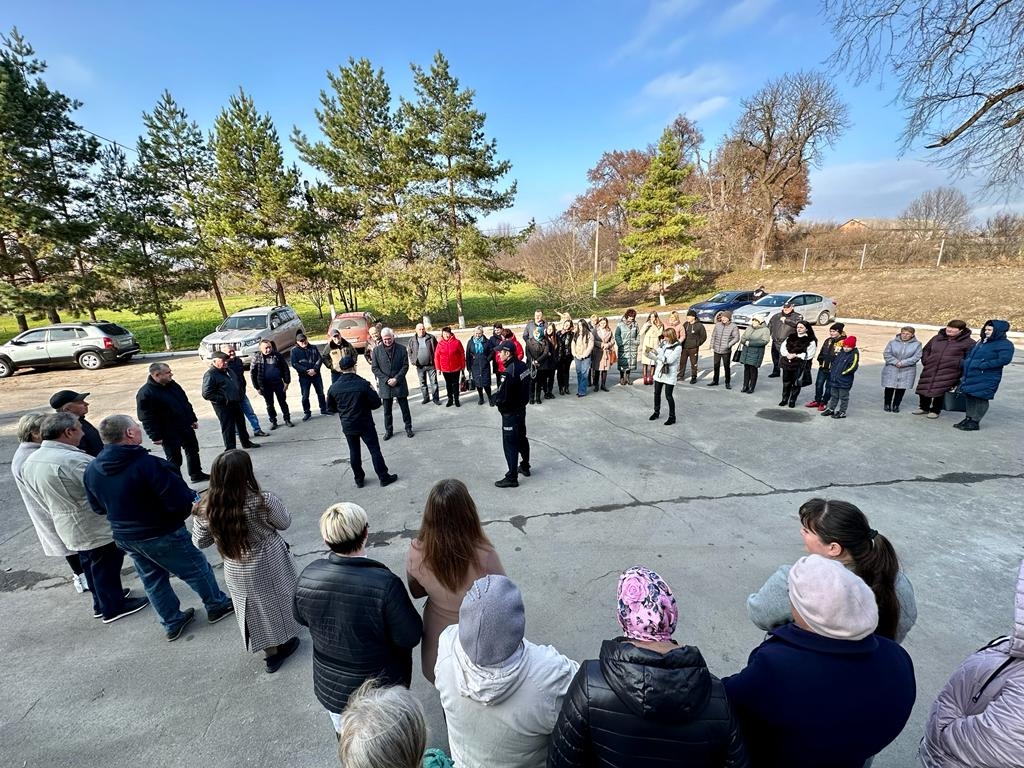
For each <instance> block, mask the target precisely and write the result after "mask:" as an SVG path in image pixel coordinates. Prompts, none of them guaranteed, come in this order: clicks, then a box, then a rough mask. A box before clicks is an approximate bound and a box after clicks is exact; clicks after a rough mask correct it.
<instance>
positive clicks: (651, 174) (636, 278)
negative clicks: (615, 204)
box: [619, 128, 701, 306]
mask: <svg viewBox="0 0 1024 768" xmlns="http://www.w3.org/2000/svg"><path fill="white" fill-rule="evenodd" d="M681 160H682V157H681V150H680V147H679V139H678V138H677V137H676V136H675V134H674V133H673V132H672V131H671V130H670V129H668V128H666V129H665V132H664V133H663V134H662V135H661V141H660V142H658V151H657V154H656V155H655V156H654V157H653V158H652V159H651V165H650V168H649V169H648V171H647V175H646V177H645V178H644V182H643V184H642V185H641V187H640V191H639V193H638V194H637V196H636V197H635V198H634V199H632V200H630V201H629V202H628V203H627V204H626V210H627V211H628V218H629V233H628V234H627V235H626V236H625V237H623V238H622V244H623V246H624V247H625V251H624V252H623V253H621V254H620V255H619V272H620V273H621V274H622V276H623V277H624V278H625V280H626V281H627V282H628V283H629V286H630V287H631V288H645V287H647V286H649V285H651V284H652V283H657V284H658V298H659V302H660V304H661V305H662V306H664V304H665V278H666V276H667V275H669V274H671V272H673V271H674V270H675V269H676V267H678V266H680V265H682V264H685V263H686V262H688V261H691V260H693V259H696V258H697V257H698V256H699V255H700V252H699V251H698V250H697V249H696V248H694V247H693V246H692V245H691V243H692V242H693V235H692V234H691V233H692V230H693V228H694V227H695V226H697V225H699V224H700V222H701V219H700V217H699V216H697V215H696V214H694V213H693V206H694V204H695V203H696V202H697V197H696V196H693V195H684V194H683V193H682V192H681V191H680V190H681V189H682V186H683V183H684V182H685V180H686V177H687V176H688V175H689V174H690V171H691V167H690V166H683V167H680V166H681V164H682V163H681Z"/></svg>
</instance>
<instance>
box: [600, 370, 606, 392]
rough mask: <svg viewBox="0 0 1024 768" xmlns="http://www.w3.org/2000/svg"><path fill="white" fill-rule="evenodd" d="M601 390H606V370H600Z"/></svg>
mask: <svg viewBox="0 0 1024 768" xmlns="http://www.w3.org/2000/svg"><path fill="white" fill-rule="evenodd" d="M601 391H602V392H607V391H608V371H601Z"/></svg>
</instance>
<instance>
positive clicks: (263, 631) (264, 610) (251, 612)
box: [192, 491, 299, 653]
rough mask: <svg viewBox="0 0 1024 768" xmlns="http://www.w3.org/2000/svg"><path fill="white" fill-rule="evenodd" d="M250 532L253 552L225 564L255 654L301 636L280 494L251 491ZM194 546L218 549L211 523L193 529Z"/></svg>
mask: <svg viewBox="0 0 1024 768" xmlns="http://www.w3.org/2000/svg"><path fill="white" fill-rule="evenodd" d="M242 512H243V514H244V515H245V524H246V528H248V531H249V538H248V542H249V552H248V554H246V555H245V556H244V557H243V558H241V559H239V560H231V559H229V558H226V557H225V558H224V583H225V584H226V585H227V588H228V593H229V594H230V595H231V602H232V603H234V605H235V618H236V619H237V620H238V629H239V630H240V631H241V633H242V642H243V643H244V644H245V647H246V649H247V650H248V651H249V652H250V653H256V652H257V651H262V650H263V649H264V648H269V647H271V646H272V645H283V644H284V643H286V642H288V641H289V640H291V639H292V638H293V637H295V636H296V635H298V634H299V625H298V622H296V621H295V612H294V610H293V608H292V599H293V596H294V595H295V585H296V583H297V582H298V580H299V573H298V570H297V569H296V567H295V558H294V557H293V556H292V553H291V551H290V550H289V549H288V543H287V542H286V541H285V540H284V539H283V538H281V534H280V533H278V531H283V530H285V529H286V528H288V526H290V525H291V524H292V518H291V516H290V515H289V514H288V510H287V509H286V508H285V506H284V503H283V502H282V501H281V499H280V498H278V497H277V496H276V495H275V494H273V493H269V492H267V491H264V492H263V493H262V494H259V495H257V494H256V493H254V492H252V491H250V492H249V494H248V495H247V497H246V500H245V505H244V507H243V509H242ZM192 543H193V544H194V545H195V546H197V547H199V548H205V547H209V546H210V545H211V544H213V543H214V541H213V534H212V533H210V525H209V521H208V520H207V519H206V517H205V516H204V515H202V514H197V515H196V519H195V522H194V524H193V525H192Z"/></svg>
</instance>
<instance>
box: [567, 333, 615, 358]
mask: <svg viewBox="0 0 1024 768" xmlns="http://www.w3.org/2000/svg"><path fill="white" fill-rule="evenodd" d="M572 342H573V332H572V331H559V332H558V363H559V365H563V366H568V365H569V364H570V363H572ZM619 360H622V355H619Z"/></svg>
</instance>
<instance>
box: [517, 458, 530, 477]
mask: <svg viewBox="0 0 1024 768" xmlns="http://www.w3.org/2000/svg"><path fill="white" fill-rule="evenodd" d="M519 474H521V475H522V476H523V477H529V476H530V465H529V464H525V463H523V462H519Z"/></svg>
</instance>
